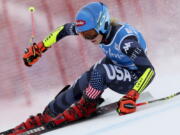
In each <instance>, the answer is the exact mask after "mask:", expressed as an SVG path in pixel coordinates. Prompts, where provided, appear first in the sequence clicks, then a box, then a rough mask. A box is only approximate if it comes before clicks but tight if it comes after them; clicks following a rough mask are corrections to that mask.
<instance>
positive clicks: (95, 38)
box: [80, 29, 103, 44]
mask: <svg viewBox="0 0 180 135" xmlns="http://www.w3.org/2000/svg"><path fill="white" fill-rule="evenodd" d="M80 35H82V36H83V38H85V39H86V40H90V41H91V42H92V43H94V44H99V43H100V42H101V41H102V37H103V36H102V35H101V34H98V33H97V32H96V30H94V29H92V30H88V31H84V32H80Z"/></svg>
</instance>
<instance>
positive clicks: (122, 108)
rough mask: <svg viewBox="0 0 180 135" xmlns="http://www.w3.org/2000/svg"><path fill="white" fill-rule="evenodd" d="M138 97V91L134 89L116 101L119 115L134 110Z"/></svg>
mask: <svg viewBox="0 0 180 135" xmlns="http://www.w3.org/2000/svg"><path fill="white" fill-rule="evenodd" d="M138 98H139V93H138V92H137V91H135V90H130V91H129V92H128V93H127V94H126V95H125V96H123V97H122V98H121V99H120V101H119V102H118V108H117V112H118V113H119V115H124V114H128V113H133V112H135V111H136V100H137V99H138Z"/></svg>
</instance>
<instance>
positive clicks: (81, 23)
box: [76, 20, 86, 26]
mask: <svg viewBox="0 0 180 135" xmlns="http://www.w3.org/2000/svg"><path fill="white" fill-rule="evenodd" d="M85 24H86V21H84V20H77V21H76V26H83V25H85Z"/></svg>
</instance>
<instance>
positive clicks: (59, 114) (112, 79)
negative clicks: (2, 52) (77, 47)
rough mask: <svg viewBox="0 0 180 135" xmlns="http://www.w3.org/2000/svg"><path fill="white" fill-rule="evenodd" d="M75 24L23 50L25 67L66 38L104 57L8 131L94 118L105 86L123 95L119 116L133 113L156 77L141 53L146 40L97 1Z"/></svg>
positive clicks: (144, 53)
mask: <svg viewBox="0 0 180 135" xmlns="http://www.w3.org/2000/svg"><path fill="white" fill-rule="evenodd" d="M75 20H76V22H75V23H74V22H73V23H66V24H64V25H62V26H60V27H58V28H57V29H55V31H53V32H52V33H50V34H49V35H48V36H47V37H46V38H45V39H44V40H43V41H41V42H39V43H37V44H33V45H31V46H30V47H29V48H27V49H26V51H25V53H24V56H23V60H24V63H25V65H26V66H32V65H33V64H34V63H36V62H37V61H38V60H39V59H40V58H41V56H42V54H43V53H44V52H46V51H47V50H48V49H49V48H50V47H51V46H52V45H53V44H54V43H56V42H58V41H59V40H61V39H62V38H64V37H66V36H68V35H79V36H82V37H83V38H84V39H86V40H89V41H91V42H92V43H93V44H95V45H98V46H99V47H100V48H101V49H102V51H103V52H104V54H105V55H106V56H105V57H104V58H103V59H102V60H101V61H99V62H97V63H96V64H95V65H93V66H92V67H91V68H90V69H89V70H88V71H86V72H85V73H84V74H82V75H81V76H80V77H79V78H78V79H77V80H76V81H75V82H74V84H73V85H71V86H69V85H68V86H66V87H65V88H64V89H63V90H61V91H60V93H59V94H58V95H57V96H56V97H55V98H54V99H53V100H52V101H51V102H50V103H49V104H48V105H47V106H46V107H45V109H44V111H43V113H39V114H38V115H36V116H31V117H30V118H28V119H27V120H26V121H25V122H23V123H22V124H20V125H19V126H17V127H15V128H14V129H13V132H14V133H22V132H25V131H27V130H29V129H31V128H34V127H36V126H39V125H42V124H45V123H49V122H51V123H53V124H54V125H59V124H61V123H64V122H70V121H75V120H78V119H80V118H83V117H88V116H90V115H91V114H93V113H94V112H95V111H96V109H97V107H98V106H99V105H100V104H101V103H102V102H103V99H102V98H101V95H102V93H103V92H104V90H105V89H106V88H110V89H112V90H113V91H115V92H117V93H120V94H124V96H123V97H122V98H121V99H120V100H119V103H118V108H117V112H118V113H119V114H120V115H124V114H128V113H133V112H135V111H136V100H137V99H138V97H139V95H140V94H141V93H142V92H143V91H144V89H145V88H146V87H147V86H148V85H149V84H150V82H151V81H152V80H153V78H154V76H155V71H154V68H153V66H152V64H151V62H150V60H149V59H148V57H147V55H146V51H147V46H146V42H145V40H144V38H143V36H142V34H141V33H140V32H138V31H137V30H136V29H135V28H134V27H132V26H131V25H129V24H127V23H124V24H120V23H117V22H114V21H112V20H111V19H110V15H109V11H108V8H107V6H106V5H105V4H103V3H101V2H92V3H89V4H87V5H85V6H84V7H82V8H81V9H80V10H79V11H78V12H77V14H76V18H75Z"/></svg>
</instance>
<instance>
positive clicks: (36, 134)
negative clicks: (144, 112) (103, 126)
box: [0, 92, 180, 135]
mask: <svg viewBox="0 0 180 135" xmlns="http://www.w3.org/2000/svg"><path fill="white" fill-rule="evenodd" d="M177 95H180V92H177V93H175V94H172V95H170V96H167V97H163V98H159V99H154V100H149V101H145V102H140V103H137V104H136V106H142V105H145V104H151V103H154V102H159V101H164V100H169V99H171V98H173V97H175V96H177ZM117 103H118V101H116V102H113V103H110V104H107V105H104V106H100V107H99V108H97V111H96V112H95V113H93V114H92V115H91V116H89V117H86V118H82V119H79V120H77V121H73V122H65V123H61V124H60V125H58V126H55V125H54V124H53V123H48V124H46V125H42V126H39V127H36V128H33V129H30V130H28V131H26V132H24V133H20V134H14V133H13V129H10V130H7V131H5V132H1V133H0V135H40V134H43V133H47V132H50V131H53V130H56V129H58V128H61V127H65V126H69V125H73V124H75V123H79V122H82V121H85V120H88V119H90V118H93V117H98V116H100V115H103V114H106V113H109V112H112V111H114V110H116V108H117Z"/></svg>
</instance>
